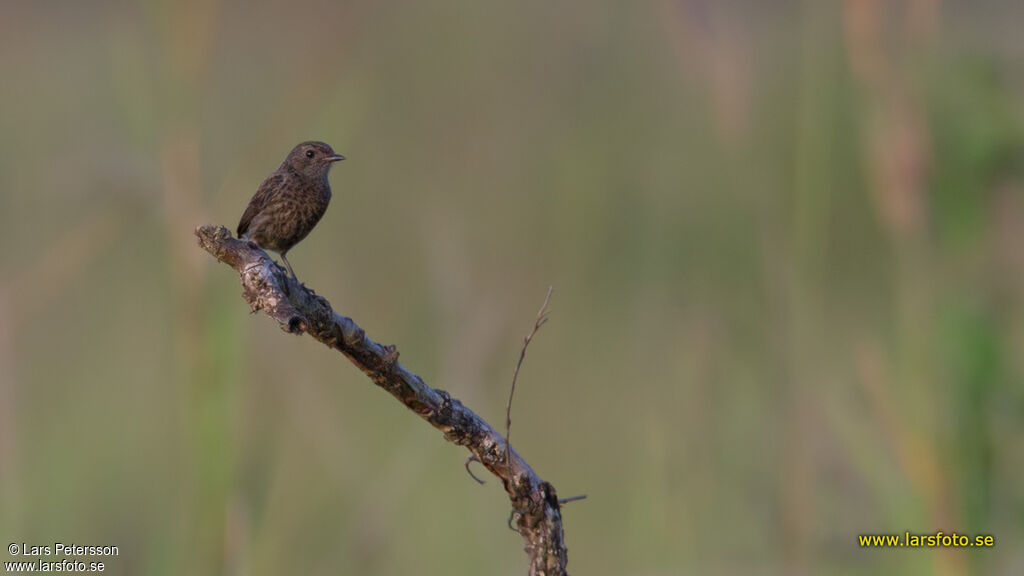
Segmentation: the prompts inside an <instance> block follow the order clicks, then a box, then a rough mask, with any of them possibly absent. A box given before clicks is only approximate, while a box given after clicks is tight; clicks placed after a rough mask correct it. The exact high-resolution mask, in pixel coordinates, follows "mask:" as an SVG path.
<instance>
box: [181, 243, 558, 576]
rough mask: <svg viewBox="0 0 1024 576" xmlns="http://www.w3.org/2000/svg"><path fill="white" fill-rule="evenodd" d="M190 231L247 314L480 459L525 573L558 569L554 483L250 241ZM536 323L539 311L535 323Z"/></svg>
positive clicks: (548, 575) (544, 574) (540, 575)
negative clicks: (224, 269)
mask: <svg viewBox="0 0 1024 576" xmlns="http://www.w3.org/2000/svg"><path fill="white" fill-rule="evenodd" d="M196 236H197V237H198V239H199V246H200V247H202V248H203V249H204V250H206V251H207V252H209V253H210V254H212V255H213V257H214V258H216V259H218V260H220V261H221V262H223V263H225V264H227V265H229V266H231V267H232V268H234V269H235V270H236V271H238V273H239V275H240V276H241V280H242V290H243V291H242V297H243V298H244V299H245V301H246V302H248V303H249V307H250V309H251V310H252V311H253V312H256V311H262V312H263V313H265V314H266V315H268V316H270V317H271V318H273V319H274V320H276V321H277V322H278V323H279V324H280V325H281V328H282V329H283V330H285V331H286V332H290V333H293V334H301V333H303V332H306V333H308V334H309V335H310V336H312V337H313V338H315V339H317V340H319V341H320V342H322V343H323V344H325V345H327V346H328V347H330V348H334V349H336V350H338V351H339V352H341V353H342V354H344V355H345V356H346V357H347V358H348V359H349V360H351V361H352V363H353V364H355V365H356V367H358V368H359V369H360V370H362V371H363V372H364V373H365V374H366V375H367V376H369V378H370V379H371V380H372V381H373V383H374V384H376V385H377V386H380V387H381V388H383V389H384V390H386V391H387V392H388V393H390V394H391V395H392V396H394V397H395V398H396V399H397V400H398V401H399V402H401V403H402V404H403V405H405V407H407V408H408V409H410V410H412V411H413V412H415V413H416V414H417V415H419V416H420V417H421V418H423V419H424V420H426V421H427V422H429V423H430V424H431V425H432V426H434V427H435V428H437V429H438V430H440V431H441V432H442V433H443V434H444V437H445V439H446V440H448V441H449V442H452V443H453V444H458V445H459V446H465V447H466V448H468V449H469V451H470V453H471V454H472V455H473V456H474V457H475V459H476V460H477V461H479V462H480V464H482V465H483V466H484V467H485V468H487V470H489V471H490V472H491V474H494V475H495V476H496V477H498V479H500V480H501V482H502V485H503V486H504V487H505V492H507V493H508V496H509V500H510V501H511V503H512V509H513V513H514V515H515V516H516V524H517V532H519V533H520V534H521V535H522V537H523V542H524V543H525V545H526V553H527V555H528V556H529V558H530V575H531V576H558V575H564V574H565V573H566V563H567V561H568V554H567V552H566V548H565V539H564V533H563V530H562V514H561V507H560V504H559V502H558V495H557V494H556V492H555V487H554V486H552V485H551V484H550V483H548V482H545V481H544V480H541V478H540V477H539V476H538V475H537V474H536V473H535V472H534V471H533V469H532V468H530V466H529V465H528V464H527V463H526V461H525V460H523V459H522V457H520V456H519V454H517V453H516V452H515V451H514V450H512V448H511V447H510V446H509V445H508V443H507V442H506V441H505V439H504V438H502V436H501V434H499V433H498V432H496V431H495V430H494V428H492V427H491V426H490V424H488V423H487V422H486V421H484V419H483V418H480V417H479V416H477V415H476V414H475V413H474V412H473V411H472V410H470V409H469V408H466V407H465V406H463V405H462V403H461V402H459V401H458V400H457V399H455V398H452V397H451V396H450V395H449V394H448V393H447V392H445V391H444V390H440V389H435V388H431V387H430V386H427V385H426V383H424V382H423V379H422V378H420V377H419V376H417V375H415V374H413V373H411V372H409V371H408V370H406V369H405V367H404V366H402V364H401V363H400V362H398V350H397V349H395V347H394V346H385V345H382V344H379V343H377V342H375V341H373V340H372V339H370V337H369V336H367V335H366V333H365V332H364V331H363V329H362V328H360V327H359V325H357V324H356V323H355V322H354V321H353V320H352V319H351V318H347V317H345V316H341V315H339V314H338V313H336V312H335V311H334V310H333V309H332V308H331V305H330V303H329V302H327V300H325V299H324V298H323V297H321V296H318V295H317V294H315V293H314V292H313V291H312V290H310V289H308V288H306V287H305V286H303V285H302V284H300V283H298V282H297V281H296V280H294V279H292V278H289V277H287V275H286V274H285V272H284V270H283V269H282V268H281V267H280V266H278V265H276V264H275V263H274V262H273V260H271V259H270V257H269V256H267V254H266V253H265V252H263V251H262V250H260V249H259V248H257V247H256V246H254V245H252V244H249V243H248V242H244V241H242V240H237V239H235V238H233V237H232V236H231V232H229V231H228V230H227V229H226V228H224V227H223V226H200V227H199V228H197V229H196ZM548 295H549V296H550V290H549V292H548ZM546 305H547V301H546V300H545V307H546ZM542 310H543V309H542ZM540 316H543V315H540ZM542 324H543V322H542V319H541V318H540V317H539V318H538V323H537V325H536V328H539V327H540V325H542ZM534 332H536V329H535V330H534ZM524 353H525V347H524ZM520 362H522V360H521V359H520ZM517 371H518V368H517Z"/></svg>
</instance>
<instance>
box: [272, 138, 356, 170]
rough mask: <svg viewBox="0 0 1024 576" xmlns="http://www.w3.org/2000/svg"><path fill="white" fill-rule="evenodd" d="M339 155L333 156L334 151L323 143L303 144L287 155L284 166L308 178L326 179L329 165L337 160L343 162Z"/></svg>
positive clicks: (311, 142)
mask: <svg viewBox="0 0 1024 576" xmlns="http://www.w3.org/2000/svg"><path fill="white" fill-rule="evenodd" d="M344 159H345V157H344V156H342V155H341V154H335V153H334V150H333V149H332V148H331V147H330V146H329V145H328V144H324V143H323V142H314V141H309V142H303V143H302V144H299V145H298V146H296V147H295V148H292V151H291V152H290V153H289V154H288V158H287V159H285V164H287V165H288V167H289V168H291V169H292V170H294V171H296V172H298V173H299V174H303V175H305V176H308V177H310V178H321V177H322V178H326V177H327V172H328V170H330V169H331V165H332V164H334V163H335V162H338V161H339V160H344Z"/></svg>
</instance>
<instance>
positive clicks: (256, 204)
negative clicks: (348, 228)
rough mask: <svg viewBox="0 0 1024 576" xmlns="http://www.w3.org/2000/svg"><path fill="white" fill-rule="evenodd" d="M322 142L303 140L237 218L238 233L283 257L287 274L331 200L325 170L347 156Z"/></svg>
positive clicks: (291, 273) (329, 186)
mask: <svg viewBox="0 0 1024 576" xmlns="http://www.w3.org/2000/svg"><path fill="white" fill-rule="evenodd" d="M344 159H345V157H344V156H342V155H341V154H335V153H334V150H333V149H332V148H331V147H330V146H328V145H327V144H324V143H323V142H314V141H310V142H303V143H302V144H299V145H298V146H296V147H295V148H292V151H291V152H289V153H288V157H287V158H285V159H284V162H282V163H281V165H280V166H279V167H278V168H277V170H274V172H273V173H271V174H270V176H267V179H266V180H264V181H263V183H262V184H260V187H259V188H258V189H257V190H256V194H254V195H253V197H252V200H249V206H247V207H246V208H245V213H244V214H242V219H241V220H240V221H239V222H238V237H239V238H243V239H247V240H249V241H251V242H254V243H256V245H258V246H259V247H260V248H263V249H264V250H272V251H274V252H277V253H278V254H280V255H281V260H284V265H285V266H287V267H288V274H290V275H291V277H292V278H295V279H296V280H298V278H297V277H296V276H295V272H294V271H293V270H292V265H291V264H289V263H288V257H287V254H288V251H289V250H291V249H292V247H293V246H295V245H296V244H298V243H299V242H300V241H301V240H302V239H303V238H305V237H306V235H307V234H309V232H310V231H311V230H313V227H314V226H316V224H317V222H319V221H320V218H322V217H323V215H324V212H326V211H327V205H328V204H330V202H331V185H330V183H329V182H328V181H327V173H328V172H329V171H330V169H331V165H332V164H334V163H335V162H337V161H339V160H344Z"/></svg>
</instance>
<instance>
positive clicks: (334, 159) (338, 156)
mask: <svg viewBox="0 0 1024 576" xmlns="http://www.w3.org/2000/svg"><path fill="white" fill-rule="evenodd" d="M344 159H345V157H344V156H342V155H341V154H335V155H334V156H328V157H327V161H328V162H339V161H341V160H344Z"/></svg>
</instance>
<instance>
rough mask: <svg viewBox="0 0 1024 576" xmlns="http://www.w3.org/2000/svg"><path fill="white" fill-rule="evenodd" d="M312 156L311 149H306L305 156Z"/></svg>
mask: <svg viewBox="0 0 1024 576" xmlns="http://www.w3.org/2000/svg"><path fill="white" fill-rule="evenodd" d="M312 157H313V151H312V150H306V158H312Z"/></svg>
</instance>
